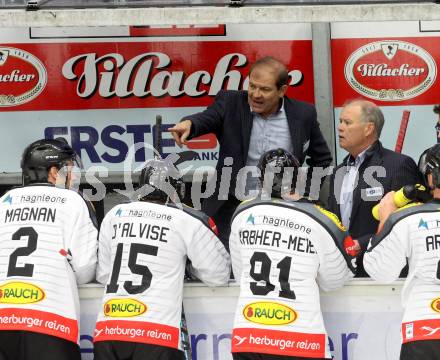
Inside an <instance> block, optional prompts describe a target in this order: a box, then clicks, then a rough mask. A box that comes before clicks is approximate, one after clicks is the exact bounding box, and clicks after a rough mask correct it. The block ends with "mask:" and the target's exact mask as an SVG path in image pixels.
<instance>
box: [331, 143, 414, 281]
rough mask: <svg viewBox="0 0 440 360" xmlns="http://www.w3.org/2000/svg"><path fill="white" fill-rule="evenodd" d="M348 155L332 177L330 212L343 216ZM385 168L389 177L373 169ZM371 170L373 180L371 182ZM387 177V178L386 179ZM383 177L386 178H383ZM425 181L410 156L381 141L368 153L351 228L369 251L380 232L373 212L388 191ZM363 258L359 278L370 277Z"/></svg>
mask: <svg viewBox="0 0 440 360" xmlns="http://www.w3.org/2000/svg"><path fill="white" fill-rule="evenodd" d="M347 160H348V156H347V157H346V158H345V159H344V160H343V162H342V164H341V165H339V166H337V167H336V168H335V170H334V172H333V174H332V176H331V178H330V192H329V201H328V206H329V210H330V211H332V212H334V213H335V214H337V215H338V216H339V217H341V212H340V208H339V199H340V194H341V186H342V180H343V177H344V175H345V172H346V170H347V167H346V164H347ZM377 166H379V167H383V169H384V170H385V174H380V173H377V172H375V171H373V170H374V168H373V167H377ZM369 171H373V172H372V173H370V175H372V178H373V180H371V177H370V180H368V175H369ZM383 175H385V176H383ZM380 176H382V177H380ZM421 181H422V178H421V174H420V173H419V170H418V167H417V165H416V163H415V162H414V160H413V159H412V158H410V157H409V156H406V155H403V154H399V153H396V152H394V151H391V150H388V149H385V148H384V147H383V146H382V144H381V143H380V141H377V142H376V143H375V144H373V145H372V146H371V147H370V148H369V149H368V150H367V152H366V156H365V159H364V162H363V163H362V164H361V166H360V167H359V173H358V182H357V186H356V187H355V189H354V191H353V207H352V210H351V218H350V227H349V229H348V231H349V233H350V235H351V236H352V237H353V239H357V240H359V242H360V245H361V247H362V249H363V250H364V251H365V249H366V247H367V245H368V241H369V239H370V237H371V236H372V235H373V234H375V233H376V231H377V226H378V225H379V222H378V221H377V220H375V219H374V217H373V215H372V214H371V209H372V208H373V206H374V205H376V204H378V203H379V201H380V199H381V198H382V197H383V195H385V194H386V193H387V192H389V191H392V190H399V189H400V188H401V187H402V186H405V185H410V184H417V183H421ZM362 258H363V255H361V256H360V257H359V258H358V261H357V262H358V271H357V276H367V274H366V272H365V270H364V268H363V265H362Z"/></svg>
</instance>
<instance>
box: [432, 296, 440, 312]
mask: <svg viewBox="0 0 440 360" xmlns="http://www.w3.org/2000/svg"><path fill="white" fill-rule="evenodd" d="M431 308H432V310H434V311H436V312H438V313H440V298H437V299H434V300H433V301H432V303H431Z"/></svg>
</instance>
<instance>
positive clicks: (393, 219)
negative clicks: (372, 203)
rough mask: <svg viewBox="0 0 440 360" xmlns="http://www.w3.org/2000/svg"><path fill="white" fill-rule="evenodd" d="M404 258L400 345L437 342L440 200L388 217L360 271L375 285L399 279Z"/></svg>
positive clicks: (439, 330)
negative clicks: (411, 342)
mask: <svg viewBox="0 0 440 360" xmlns="http://www.w3.org/2000/svg"><path fill="white" fill-rule="evenodd" d="M407 259H408V263H409V270H408V277H407V278H406V280H405V284H404V286H403V289H402V304H403V307H404V309H405V311H404V314H403V321H402V338H403V342H404V343H406V342H410V341H418V340H433V339H440V201H433V202H430V203H427V204H418V205H414V206H409V207H406V208H404V209H400V210H398V211H396V212H395V213H393V214H391V215H390V217H389V219H388V220H387V221H386V223H385V226H384V228H383V229H382V231H381V232H380V233H379V234H376V235H375V236H374V237H373V238H372V239H371V241H370V244H369V247H368V249H367V251H366V253H365V255H364V267H365V270H366V271H367V272H368V274H369V275H370V276H371V277H372V278H373V279H375V280H378V281H383V282H391V281H394V280H396V279H397V278H398V276H399V274H400V272H401V270H402V268H403V267H404V266H405V265H406V261H407Z"/></svg>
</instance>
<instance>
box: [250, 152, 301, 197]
mask: <svg viewBox="0 0 440 360" xmlns="http://www.w3.org/2000/svg"><path fill="white" fill-rule="evenodd" d="M299 166H300V164H299V161H298V159H297V158H296V157H295V156H294V155H293V154H291V153H290V152H288V151H287V150H284V149H281V148H278V149H274V150H269V151H267V152H265V153H264V154H263V155H262V156H261V158H260V161H259V163H258V169H259V170H260V178H259V181H260V186H261V188H262V190H263V191H265V192H266V193H269V194H271V196H272V197H276V198H281V197H282V195H284V194H286V193H293V192H294V191H295V186H296V179H297V176H298V168H299ZM272 176H273V182H272V184H271V185H270V184H266V181H269V179H270V177H272ZM269 186H271V188H268V187H269Z"/></svg>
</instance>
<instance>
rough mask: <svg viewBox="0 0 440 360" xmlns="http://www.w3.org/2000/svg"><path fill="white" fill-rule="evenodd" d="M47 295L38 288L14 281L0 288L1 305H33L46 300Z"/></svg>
mask: <svg viewBox="0 0 440 360" xmlns="http://www.w3.org/2000/svg"><path fill="white" fill-rule="evenodd" d="M45 296H46V295H45V293H44V291H43V290H42V289H40V288H39V287H38V286H36V285H33V284H29V283H25V282H21V281H12V282H9V283H6V284H4V285H1V286H0V303H2V304H31V303H36V302H39V301H41V300H43V299H44V297H45Z"/></svg>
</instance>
